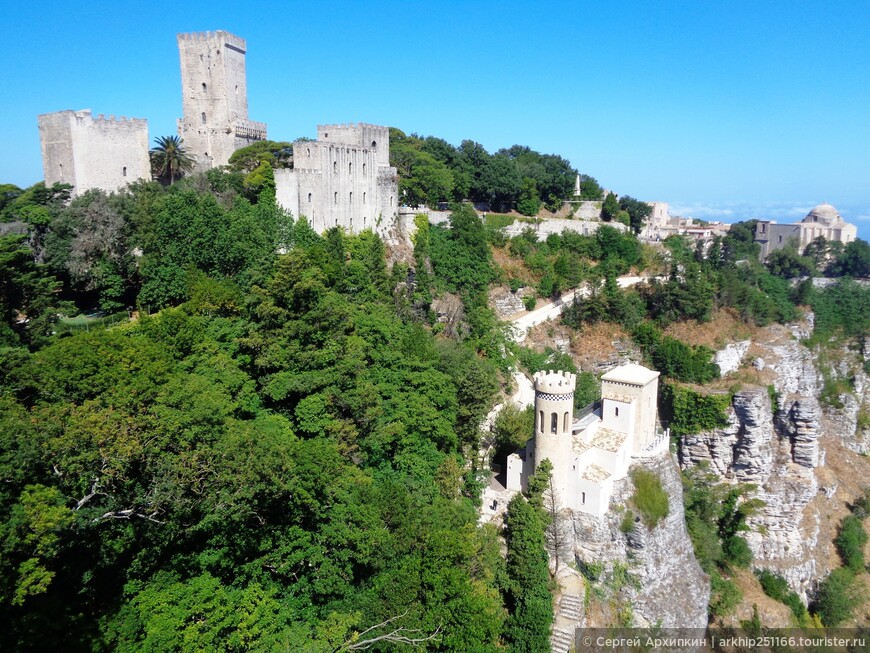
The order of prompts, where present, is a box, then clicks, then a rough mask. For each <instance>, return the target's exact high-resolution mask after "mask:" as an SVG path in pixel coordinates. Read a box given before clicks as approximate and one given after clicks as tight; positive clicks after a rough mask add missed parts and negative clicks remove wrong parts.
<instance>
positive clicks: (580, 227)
mask: <svg viewBox="0 0 870 653" xmlns="http://www.w3.org/2000/svg"><path fill="white" fill-rule="evenodd" d="M601 225H607V226H610V227H613V228H614V229H616V230H618V231H627V230H628V227H626V226H625V225H624V224H622V223H621V222H600V221H592V220H560V219H557V218H552V219H543V220H539V221H537V222H535V223H531V222H514V223H513V224H509V225H508V226H506V227H505V228H504V229H503V230H502V231H504V233H505V234H506V235H507V236H509V237H513V236H519V235H520V234H521V233H522V232H523V230H524V229H529V228H531V229H532V230H534V231H535V232H536V233H537V234H538V240H544V239H545V238H546V237H547V236H549V235H550V234H560V235H561V234H562V233H564V232H565V231H574V232H576V233H578V234H580V235H581V236H591V235H592V234H594V233H595V232H596V231H598V229H599V228H600V227H601Z"/></svg>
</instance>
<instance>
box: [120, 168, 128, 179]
mask: <svg viewBox="0 0 870 653" xmlns="http://www.w3.org/2000/svg"><path fill="white" fill-rule="evenodd" d="M121 174H122V175H124V176H125V177H126V176H127V166H124V167H123V168H121Z"/></svg>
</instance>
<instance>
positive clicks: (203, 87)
mask: <svg viewBox="0 0 870 653" xmlns="http://www.w3.org/2000/svg"><path fill="white" fill-rule="evenodd" d="M207 91H208V86H206V85H205V82H203V83H202V92H203V93H205V92H207Z"/></svg>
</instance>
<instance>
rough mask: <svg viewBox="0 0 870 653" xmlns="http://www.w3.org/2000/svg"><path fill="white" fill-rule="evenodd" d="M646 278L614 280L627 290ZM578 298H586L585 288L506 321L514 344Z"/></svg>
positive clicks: (557, 315) (557, 314)
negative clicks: (510, 328)
mask: <svg viewBox="0 0 870 653" xmlns="http://www.w3.org/2000/svg"><path fill="white" fill-rule="evenodd" d="M647 279H648V277H619V279H617V280H616V282H617V284H619V287H620V288H628V287H629V286H633V285H635V284H636V283H640V282H641V281H646V280H647ZM578 294H579V296H580V297H586V296H587V295H588V294H589V288H588V287H587V286H583V287H582V288H578V289H577V290H572V291H571V292H567V293H565V294H564V295H562V296H561V297H560V298H559V299H557V300H556V301H555V302H552V303H550V304H546V305H544V306H542V307H541V308H537V309H535V310H534V311H532V312H531V313H526V314H525V315H521V316H520V317H516V318H513V319H511V320H508V321H509V322H511V323H512V324H513V327H514V340H515V341H516V342H522V341H523V340H525V339H526V333H527V332H528V330H529V329H531V328H532V327H533V326H536V325H538V324H541V323H542V322H546V321H547V320H551V319H553V318H554V317H559V315H561V314H562V311H563V310H564V308H565V307H566V306H570V305H571V302H573V301H574V297H575V295H578Z"/></svg>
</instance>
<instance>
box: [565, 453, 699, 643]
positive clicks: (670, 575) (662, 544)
mask: <svg viewBox="0 0 870 653" xmlns="http://www.w3.org/2000/svg"><path fill="white" fill-rule="evenodd" d="M642 464H643V466H644V467H645V468H647V469H649V470H651V471H653V472H655V473H656V474H657V475H658V476H659V478H660V480H661V482H662V487H663V488H664V489H665V491H666V492H667V494H668V500H669V511H668V516H667V517H666V518H665V519H663V520H662V521H661V522H660V523H659V524H658V525H657V526H656V527H655V528H652V529H649V528H647V527H646V526H645V525H644V524H643V523H642V522H641V521H640V518H639V517H638V518H636V520H635V521H634V524H633V526H632V527H631V528H630V529H629V530H628V532H624V531H625V527H624V526H623V525H622V521H623V517H624V514H625V513H624V512H622V511H621V510H620V508H621V507H623V506H626V505H628V502H629V500H630V498H631V495H632V493H633V492H634V486H633V485H632V482H631V480H630V479H629V478H626V479H624V480H622V481H619V482H618V483H617V484H616V487H615V488H614V494H613V498H612V500H611V510H610V511H609V512H608V514H607V515H605V516H604V517H602V518H601V519H598V518H595V517H593V516H591V515H586V514H583V513H576V514H575V515H574V516H573V520H572V527H573V532H572V535H573V538H574V546H573V554H574V556H575V558H576V561H577V563H578V566H581V568H582V567H584V566H587V565H590V564H595V563H598V564H599V565H601V567H603V568H602V569H601V574H602V577H603V578H608V577H610V578H612V577H613V576H614V572H615V571H616V572H617V574H622V575H623V576H624V577H625V578H627V580H626V581H625V582H620V583H619V586H618V587H614V585H613V583H611V584H610V588H611V589H615V590H616V591H617V592H618V596H611V597H609V598H608V601H609V602H610V603H611V607H612V605H613V604H614V602H615V603H618V604H620V606H621V618H623V619H625V618H626V617H630V621H631V622H633V625H636V626H646V625H654V624H660V625H661V626H663V627H666V628H667V627H676V626H680V627H687V628H704V627H706V625H707V603H708V602H709V599H710V583H709V578H708V577H707V575H706V574H704V572H703V571H702V570H701V567H700V565H699V564H698V561H697V560H696V559H695V554H694V551H693V549H692V543H691V541H690V540H689V535H688V533H687V531H686V525H685V520H684V515H683V492H682V483H681V481H680V474H679V469H678V467H677V465H676V461H675V460H674V458H673V457H672V456H671V455H665V456H659V457H657V458H653V459H647V460H643V461H642ZM625 572H627V573H625ZM606 584H607V583H606V582H605V583H604V585H606ZM591 594H593V595H594V592H591ZM589 595H590V592H587V596H589ZM605 598H607V597H606V596H605ZM611 612H612V611H611ZM604 618H605V621H604V622H603V623H599V622H598V620H597V618H596V615H595V613H594V611H593V610H587V611H586V612H585V614H584V615H583V623H582V625H585V626H609V625H612V624H613V623H614V622H613V621H612V619H613V614H606V615H604Z"/></svg>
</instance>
